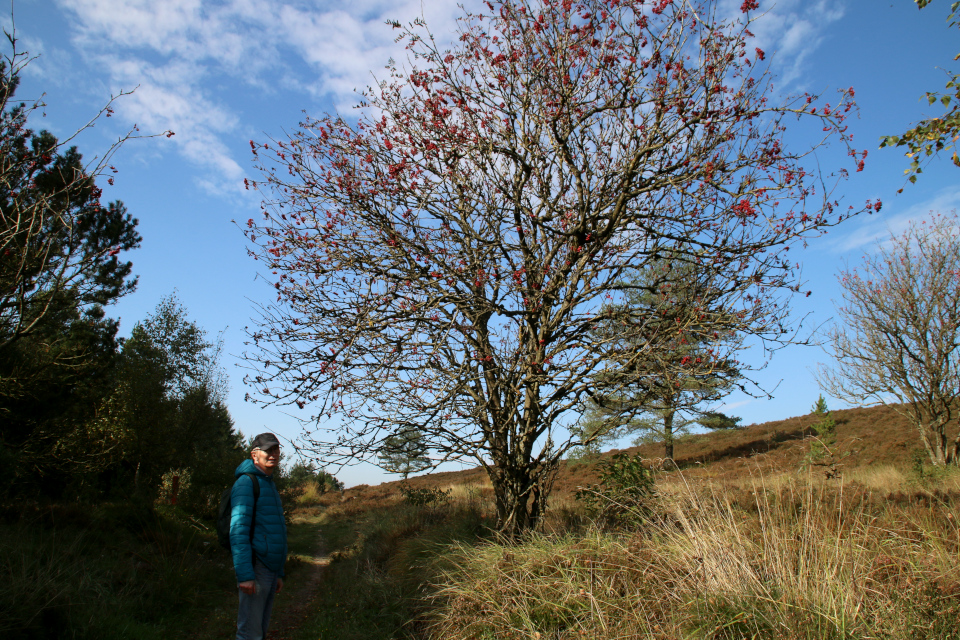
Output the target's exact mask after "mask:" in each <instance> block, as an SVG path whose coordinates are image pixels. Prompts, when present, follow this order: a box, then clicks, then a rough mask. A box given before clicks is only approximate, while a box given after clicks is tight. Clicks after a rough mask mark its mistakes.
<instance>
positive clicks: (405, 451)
mask: <svg viewBox="0 0 960 640" xmlns="http://www.w3.org/2000/svg"><path fill="white" fill-rule="evenodd" d="M378 458H379V460H380V466H381V467H382V468H383V469H384V470H385V471H388V472H389V473H397V474H400V475H401V476H402V477H403V479H404V480H406V479H407V476H409V475H410V474H411V473H417V472H419V471H423V470H424V469H429V468H430V466H431V465H432V463H431V461H430V458H428V457H427V444H426V442H425V441H424V438H423V432H422V431H420V430H419V429H406V430H404V431H401V432H400V433H395V434H392V435H390V436H388V437H387V438H386V439H385V440H384V442H383V446H382V447H381V448H380V453H379V454H378Z"/></svg>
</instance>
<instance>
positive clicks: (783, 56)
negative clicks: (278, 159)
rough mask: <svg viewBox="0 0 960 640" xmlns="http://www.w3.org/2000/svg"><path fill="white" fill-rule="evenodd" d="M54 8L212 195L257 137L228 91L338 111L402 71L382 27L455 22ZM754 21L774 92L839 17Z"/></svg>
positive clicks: (332, 7) (98, 4) (442, 13)
mask: <svg viewBox="0 0 960 640" xmlns="http://www.w3.org/2000/svg"><path fill="white" fill-rule="evenodd" d="M56 2H57V3H58V4H59V6H60V7H61V8H62V9H63V10H65V11H66V12H67V13H68V14H70V16H71V28H72V34H71V38H72V42H73V44H74V46H75V47H77V48H78V49H79V50H80V51H81V53H82V54H83V55H84V59H85V60H86V61H87V63H88V65H90V66H92V67H95V68H96V67H100V68H102V69H103V70H104V71H105V72H106V74H107V78H106V82H107V84H108V85H109V86H110V87H111V88H112V89H113V90H114V91H116V90H117V89H119V88H124V89H129V88H131V87H132V86H135V85H140V89H139V90H138V91H137V93H136V94H135V95H134V96H133V97H132V99H129V100H124V101H121V102H122V104H121V105H120V110H119V115H121V116H122V117H124V118H127V119H129V121H130V124H133V123H134V122H136V123H138V124H140V125H142V126H143V127H145V130H149V131H151V132H153V131H162V130H165V129H171V130H173V131H175V132H176V137H175V138H174V142H175V143H176V144H177V148H178V149H179V150H180V152H181V153H182V154H183V155H184V156H185V157H186V158H187V159H189V160H190V161H191V162H193V163H196V164H197V165H199V166H201V167H203V168H204V169H205V170H207V171H209V172H210V173H211V175H209V176H204V180H206V181H207V182H208V183H213V184H216V183H221V184H224V186H226V183H231V182H235V181H237V180H239V179H240V177H241V176H242V170H241V167H240V164H239V163H238V162H237V161H236V160H235V159H234V158H233V157H232V152H231V144H230V141H231V139H233V140H234V141H235V139H236V138H238V137H240V133H241V131H248V130H259V129H261V128H262V126H257V124H256V123H252V122H245V121H242V119H241V115H240V113H239V109H240V107H239V102H238V97H239V95H238V94H239V90H238V89H237V87H246V88H249V89H253V90H258V91H262V92H266V91H277V90H278V87H283V88H285V89H289V90H295V91H297V92H298V93H302V94H303V95H304V96H305V97H308V98H309V101H308V102H314V103H315V102H316V101H322V102H324V103H326V104H332V105H333V106H334V108H337V109H346V108H348V107H351V106H353V105H354V104H355V103H356V102H357V96H356V95H355V89H360V90H362V89H363V88H365V87H367V86H369V85H371V84H373V82H374V77H375V76H379V77H382V76H383V75H384V65H385V64H386V62H387V60H388V59H390V58H391V57H393V58H395V59H397V61H398V62H399V63H400V64H401V65H402V64H403V63H404V62H405V60H406V54H407V52H406V51H405V50H404V43H403V42H400V43H396V42H394V38H395V36H396V34H397V32H396V31H395V30H393V29H391V28H389V27H388V26H386V24H385V21H386V20H387V19H391V20H399V21H401V22H403V23H407V22H410V21H411V20H413V19H415V18H417V17H423V18H424V19H425V20H426V22H427V24H428V25H429V27H430V29H431V31H432V32H433V34H434V35H435V36H436V38H437V40H438V41H439V42H440V43H444V42H450V41H452V40H453V36H454V31H455V17H456V16H458V15H460V14H461V13H462V10H461V9H460V7H459V6H458V3H457V2H456V1H455V0H442V1H441V0H431V1H429V2H428V1H424V0H400V1H399V2H396V1H388V0H354V1H352V2H349V3H345V2H334V1H333V0H327V1H323V0H284V1H277V0H222V1H220V2H214V1H212V0H162V1H158V0H125V1H124V2H118V1H117V0H56ZM477 2H478V0H471V1H470V2H469V3H468V6H472V5H474V4H477ZM740 2H741V0H721V12H724V11H730V12H735V13H736V14H737V15H740V14H739V5H740ZM761 10H766V14H765V15H763V16H761V17H760V18H759V19H757V20H756V22H755V23H754V24H753V25H752V27H751V28H752V29H753V30H754V32H755V33H756V38H757V40H756V41H757V46H760V47H761V48H765V49H766V50H768V51H769V52H771V53H773V52H774V51H776V52H777V54H776V57H775V62H774V64H775V66H776V67H777V68H778V70H779V72H780V75H781V81H782V82H783V83H784V84H786V83H788V82H790V81H792V80H794V79H795V78H797V77H798V76H799V75H800V73H801V69H802V64H803V61H804V59H805V57H806V56H807V55H808V54H809V52H810V51H812V50H813V49H814V48H815V47H816V46H817V44H818V43H819V41H820V38H821V34H822V32H823V29H824V28H825V27H826V26H827V25H828V24H829V23H830V22H832V21H835V20H837V19H839V17H840V16H842V14H843V10H842V8H839V9H838V8H833V6H832V5H830V4H828V3H827V2H826V0H818V1H816V2H809V1H806V0H779V2H777V3H776V4H774V5H772V6H770V7H769V8H767V7H765V6H763V5H761ZM730 15H732V14H730ZM224 87H226V88H224ZM291 124H292V123H291ZM237 149H238V148H237Z"/></svg>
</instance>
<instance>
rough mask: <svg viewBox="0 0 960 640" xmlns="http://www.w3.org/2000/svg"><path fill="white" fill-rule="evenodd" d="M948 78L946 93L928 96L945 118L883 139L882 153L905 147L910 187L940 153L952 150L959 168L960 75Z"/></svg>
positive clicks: (952, 21) (951, 20)
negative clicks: (944, 110) (923, 166)
mask: <svg viewBox="0 0 960 640" xmlns="http://www.w3.org/2000/svg"><path fill="white" fill-rule="evenodd" d="M915 2H916V4H917V6H918V8H920V9H923V8H924V7H926V6H927V5H928V4H930V0H915ZM958 7H960V2H954V3H952V4H951V5H950V15H949V16H947V23H948V26H949V27H955V26H960V22H958V21H957V20H956V15H957V8H958ZM953 59H954V60H957V59H960V54H957V55H956V56H954V58H953ZM948 78H949V79H948V80H947V84H946V87H945V88H946V89H947V91H946V92H945V93H943V94H941V93H937V92H935V91H928V92H927V93H926V94H925V97H926V99H927V104H928V105H933V104H935V103H937V102H939V103H940V104H941V105H942V106H943V108H944V109H946V112H945V113H944V114H943V115H941V116H939V117H933V118H926V119H924V120H921V121H920V122H918V123H917V124H916V126H914V127H913V128H911V129H908V130H907V131H905V132H904V133H902V134H901V135H899V136H881V137H880V148H881V149H882V148H883V147H906V149H907V150H906V156H907V157H908V158H910V166H909V168H907V169H905V170H904V174H906V175H908V176H909V178H908V179H909V180H910V182H911V183H915V182H916V181H917V176H918V175H919V174H921V173H923V168H922V166H921V165H922V164H923V163H924V160H929V159H931V157H932V156H936V155H939V153H940V152H941V151H950V150H951V149H952V150H953V153H952V154H951V156H950V159H951V161H952V162H953V164H954V165H956V166H957V167H960V155H958V154H957V150H956V142H957V139H958V138H960V75H958V74H955V73H949V74H948ZM900 191H903V189H902V188H901V189H900Z"/></svg>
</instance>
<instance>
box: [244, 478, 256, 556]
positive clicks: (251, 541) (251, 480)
mask: <svg viewBox="0 0 960 640" xmlns="http://www.w3.org/2000/svg"><path fill="white" fill-rule="evenodd" d="M243 475H245V476H247V477H248V478H250V482H252V483H253V517H252V518H251V520H250V555H251V559H252V556H253V530H254V529H255V528H256V526H257V500H258V499H259V498H260V481H259V480H257V476H255V475H253V474H252V473H245V474H243Z"/></svg>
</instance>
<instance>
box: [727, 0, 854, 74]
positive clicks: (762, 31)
mask: <svg viewBox="0 0 960 640" xmlns="http://www.w3.org/2000/svg"><path fill="white" fill-rule="evenodd" d="M741 4H742V0H722V2H721V14H722V15H726V16H730V17H735V16H742V14H741V12H740V5H741ZM843 15H844V8H843V6H842V3H837V2H832V3H831V2H827V0H816V1H815V2H811V1H810V0H777V1H775V2H770V1H769V0H760V8H759V9H758V10H756V11H753V12H751V13H750V17H751V18H752V19H754V21H753V22H751V24H750V31H751V32H753V34H754V35H755V36H756V37H755V40H754V43H753V46H756V47H759V48H760V49H762V50H764V51H765V52H766V53H767V54H768V55H770V56H771V57H772V61H771V64H772V67H773V70H774V71H775V72H776V74H777V80H778V84H779V85H780V86H781V87H787V86H789V85H791V84H793V83H798V82H800V83H802V81H803V77H804V73H805V71H806V70H807V69H806V67H805V63H806V60H807V56H809V55H810V54H811V53H813V52H814V51H815V50H816V49H817V47H819V46H820V44H821V42H822V41H823V34H824V31H825V30H826V29H827V28H828V27H829V26H830V25H831V24H832V23H834V22H836V21H837V20H840V19H841V18H842V17H843Z"/></svg>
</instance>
